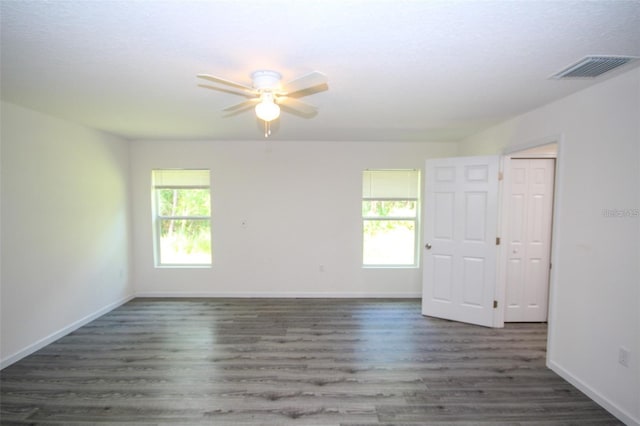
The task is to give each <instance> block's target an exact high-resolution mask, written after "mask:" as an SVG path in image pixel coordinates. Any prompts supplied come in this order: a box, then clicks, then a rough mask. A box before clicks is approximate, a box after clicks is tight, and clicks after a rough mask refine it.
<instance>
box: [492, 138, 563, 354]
mask: <svg viewBox="0 0 640 426" xmlns="http://www.w3.org/2000/svg"><path fill="white" fill-rule="evenodd" d="M549 144H556V146H557V152H556V155H555V159H556V161H555V183H554V188H553V213H552V221H553V223H552V226H551V257H550V259H551V265H552V267H551V271H550V274H549V304H548V307H547V310H548V314H547V362H546V364H547V366H548V365H549V354H550V353H551V349H552V348H551V346H552V341H553V339H552V335H553V334H554V332H555V328H554V324H555V318H554V317H555V311H556V299H557V294H556V291H555V288H556V286H557V285H558V279H557V271H558V268H557V267H556V266H555V265H558V258H557V256H558V250H557V249H556V248H557V246H558V242H559V241H560V239H561V237H562V234H561V230H560V229H559V227H558V223H559V220H558V219H559V214H560V211H561V206H562V190H561V188H562V180H563V175H562V171H563V164H562V160H563V158H564V155H563V150H564V135H563V134H554V135H549V136H546V137H542V138H540V139H535V140H531V141H528V142H524V143H521V144H514V145H511V146H509V147H507V148H505V149H504V151H503V152H502V159H503V161H502V164H501V170H502V172H503V173H504V171H505V170H506V165H508V162H509V161H511V159H512V158H523V155H524V154H523V151H527V150H530V149H533V148H538V147H541V146H543V145H549ZM528 158H535V156H532V155H528ZM538 158H553V157H550V156H543V155H541V154H539V155H538ZM504 185H505V181H504V180H503V181H501V185H500V188H501V189H502V188H503V187H504ZM502 194H504V192H502ZM502 194H501V198H500V199H501V200H503V196H502ZM505 208H506V203H502V205H501V206H500V209H499V211H500V217H499V227H500V228H499V229H500V231H501V233H502V230H503V229H505V227H506V223H504V222H505V221H503V220H502V219H503V217H504V209H505ZM504 250H506V245H505V244H500V246H499V247H498V256H499V259H500V261H499V262H498V271H497V274H498V275H497V276H498V281H497V283H496V300H499V301H501V302H502V304H503V309H497V310H496V312H495V316H496V318H495V320H494V322H495V323H504V311H505V310H504V303H505V301H506V291H507V288H506V270H505V269H506V265H504V264H503V262H502V259H503V258H504V256H505V253H504Z"/></svg>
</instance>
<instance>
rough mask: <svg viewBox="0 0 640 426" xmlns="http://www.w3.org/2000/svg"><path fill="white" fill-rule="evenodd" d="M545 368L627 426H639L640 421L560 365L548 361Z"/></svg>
mask: <svg viewBox="0 0 640 426" xmlns="http://www.w3.org/2000/svg"><path fill="white" fill-rule="evenodd" d="M547 366H548V367H549V368H550V369H551V370H552V371H553V372H555V373H556V374H557V375H559V376H560V377H562V378H563V379H565V380H566V381H567V382H569V383H571V384H572V385H573V386H575V387H576V388H578V389H579V390H580V391H581V392H582V393H584V394H585V395H587V396H588V397H589V398H591V399H592V400H594V401H595V402H596V403H597V404H599V405H600V406H601V407H602V408H604V409H605V410H607V411H608V412H610V413H611V414H613V415H614V416H616V417H617V418H618V420H620V421H621V422H623V423H624V424H626V425H628V426H640V419H635V418H633V416H632V415H631V414H629V413H628V412H626V411H625V410H623V409H621V408H620V407H618V406H617V405H616V404H615V403H613V402H611V401H610V400H609V399H608V398H606V397H604V396H603V395H602V394H600V393H599V392H598V391H596V390H595V389H593V388H592V387H591V386H589V385H587V384H586V383H584V382H583V381H582V380H580V379H579V378H577V377H575V376H574V375H573V374H571V373H570V372H569V371H567V370H566V369H565V368H563V367H562V366H561V365H559V364H557V363H555V362H553V361H550V360H548V361H547Z"/></svg>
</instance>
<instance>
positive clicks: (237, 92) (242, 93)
mask: <svg viewBox="0 0 640 426" xmlns="http://www.w3.org/2000/svg"><path fill="white" fill-rule="evenodd" d="M198 87H203V88H205V89H211V90H216V91H218V92H224V93H231V94H232V95H240V96H244V97H245V98H253V97H254V96H255V95H254V94H252V93H247V92H240V91H239V90H231V89H225V88H224V87H217V86H209V85H208V84H198Z"/></svg>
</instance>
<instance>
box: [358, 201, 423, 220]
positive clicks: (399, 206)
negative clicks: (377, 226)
mask: <svg viewBox="0 0 640 426" xmlns="http://www.w3.org/2000/svg"><path fill="white" fill-rule="evenodd" d="M416 206H417V202H416V201H411V200H402V201H380V200H364V201H362V217H416V212H417V207H416Z"/></svg>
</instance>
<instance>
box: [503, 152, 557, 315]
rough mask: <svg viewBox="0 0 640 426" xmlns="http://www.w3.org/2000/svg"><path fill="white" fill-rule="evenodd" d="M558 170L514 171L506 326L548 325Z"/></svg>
mask: <svg viewBox="0 0 640 426" xmlns="http://www.w3.org/2000/svg"><path fill="white" fill-rule="evenodd" d="M554 171H555V160H554V159H512V160H511V161H510V165H509V166H508V182H506V183H507V185H506V188H505V191H506V194H505V195H506V201H507V203H508V207H507V210H506V211H507V216H508V217H507V218H506V220H507V235H506V236H505V237H506V238H505V239H506V241H505V243H506V247H505V248H506V303H505V318H504V320H505V322H543V321H546V320H547V305H548V297H549V296H548V295H549V269H550V266H551V264H550V259H551V226H552V217H553V190H554V174H555V173H554Z"/></svg>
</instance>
